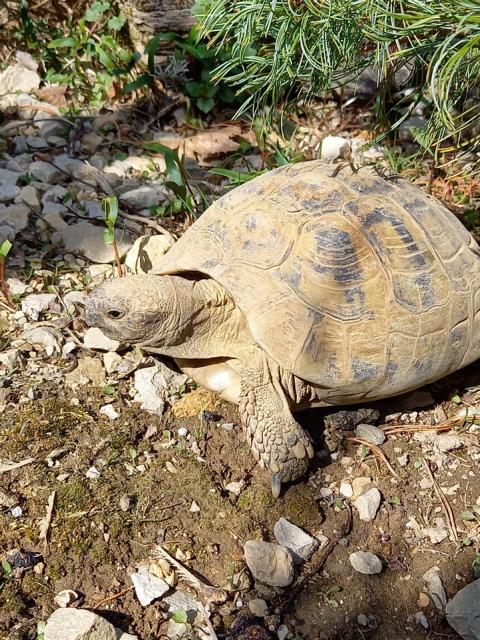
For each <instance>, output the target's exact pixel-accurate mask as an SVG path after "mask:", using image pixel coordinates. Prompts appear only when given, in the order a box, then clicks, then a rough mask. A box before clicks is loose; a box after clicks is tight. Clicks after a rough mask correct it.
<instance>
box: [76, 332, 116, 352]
mask: <svg viewBox="0 0 480 640" xmlns="http://www.w3.org/2000/svg"><path fill="white" fill-rule="evenodd" d="M83 344H84V346H85V347H86V348H87V349H98V350H99V351H117V349H118V348H119V347H120V342H118V340H112V339H111V338H109V337H108V336H106V335H105V334H104V333H103V332H102V331H101V330H100V329H98V328H97V327H90V328H89V329H87V330H86V332H85V335H84V336H83Z"/></svg>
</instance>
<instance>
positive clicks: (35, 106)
mask: <svg viewBox="0 0 480 640" xmlns="http://www.w3.org/2000/svg"><path fill="white" fill-rule="evenodd" d="M15 109H32V110H33V111H43V112H44V113H49V114H50V115H52V116H54V117H55V118H56V119H58V120H61V121H62V122H65V124H68V125H70V126H71V127H74V126H75V125H74V123H73V122H72V121H71V120H67V118H64V117H63V116H61V115H60V114H59V113H58V111H56V110H55V109H54V108H53V107H48V106H47V105H44V104H17V105H16V106H15Z"/></svg>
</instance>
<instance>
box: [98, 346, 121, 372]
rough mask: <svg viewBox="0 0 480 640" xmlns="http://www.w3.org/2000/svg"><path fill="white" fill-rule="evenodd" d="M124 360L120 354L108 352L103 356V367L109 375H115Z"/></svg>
mask: <svg viewBox="0 0 480 640" xmlns="http://www.w3.org/2000/svg"><path fill="white" fill-rule="evenodd" d="M122 360H123V358H122V356H119V355H118V353H115V352H113V351H107V353H104V354H103V366H104V367H105V371H106V372H107V373H114V372H115V371H117V369H118V366H119V365H120V364H121V363H122Z"/></svg>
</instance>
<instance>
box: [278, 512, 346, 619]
mask: <svg viewBox="0 0 480 640" xmlns="http://www.w3.org/2000/svg"><path fill="white" fill-rule="evenodd" d="M345 507H346V509H347V520H346V522H345V524H344V525H343V527H342V529H341V531H340V533H339V534H338V535H337V536H336V538H333V539H332V540H330V541H329V542H328V544H327V545H326V546H325V547H324V548H323V549H322V551H323V553H322V555H321V557H320V559H319V560H318V562H317V563H316V565H315V566H314V567H313V569H312V570H311V571H310V572H309V573H307V575H306V576H304V577H303V578H302V579H301V580H300V582H298V583H297V584H296V585H295V586H294V587H293V589H291V591H290V593H289V594H288V596H286V598H284V599H283V600H282V601H281V602H280V610H281V611H283V610H285V609H286V608H287V607H288V606H289V605H290V604H291V603H292V602H293V600H294V599H295V598H296V597H297V596H298V594H299V593H301V592H302V591H303V589H304V588H305V587H306V586H307V584H308V583H309V582H310V580H311V579H312V578H313V577H314V576H316V575H317V574H318V572H319V571H320V570H321V569H322V568H323V566H324V564H325V562H326V561H327V559H328V557H329V555H330V554H331V553H332V551H333V550H334V549H335V547H336V546H337V545H338V543H339V542H340V540H342V538H344V537H345V536H347V535H348V534H349V533H350V531H351V528H352V509H351V507H350V505H349V504H345Z"/></svg>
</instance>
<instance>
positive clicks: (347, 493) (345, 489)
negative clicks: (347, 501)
mask: <svg viewBox="0 0 480 640" xmlns="http://www.w3.org/2000/svg"><path fill="white" fill-rule="evenodd" d="M339 491H340V495H342V496H343V497H344V498H351V497H352V496H353V487H352V485H351V484H350V483H349V482H342V483H340V489H339Z"/></svg>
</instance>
